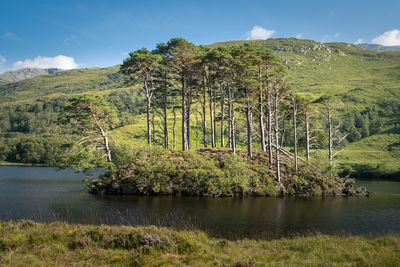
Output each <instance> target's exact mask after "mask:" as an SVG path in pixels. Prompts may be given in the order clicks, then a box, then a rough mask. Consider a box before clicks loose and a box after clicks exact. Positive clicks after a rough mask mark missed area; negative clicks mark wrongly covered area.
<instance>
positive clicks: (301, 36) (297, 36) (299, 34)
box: [295, 32, 304, 39]
mask: <svg viewBox="0 0 400 267" xmlns="http://www.w3.org/2000/svg"><path fill="white" fill-rule="evenodd" d="M303 35H304V34H303V33H302V32H300V33H298V34H296V36H295V37H296V38H297V39H302V38H303Z"/></svg>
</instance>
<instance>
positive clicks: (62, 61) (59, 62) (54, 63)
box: [11, 55, 78, 70]
mask: <svg viewBox="0 0 400 267" xmlns="http://www.w3.org/2000/svg"><path fill="white" fill-rule="evenodd" d="M23 68H42V69H46V68H59V69H64V70H70V69H76V68H78V64H77V63H76V62H75V59H74V58H72V57H67V56H63V55H58V56H56V57H41V56H38V57H35V58H34V59H30V58H28V59H25V60H24V61H17V62H14V63H13V64H12V67H11V69H13V70H18V69H23Z"/></svg>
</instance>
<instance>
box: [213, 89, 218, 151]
mask: <svg viewBox="0 0 400 267" xmlns="http://www.w3.org/2000/svg"><path fill="white" fill-rule="evenodd" d="M216 98H217V96H216V92H215V91H214V94H213V122H214V147H217V121H216V120H215V115H216V112H215V106H216V105H215V101H216Z"/></svg>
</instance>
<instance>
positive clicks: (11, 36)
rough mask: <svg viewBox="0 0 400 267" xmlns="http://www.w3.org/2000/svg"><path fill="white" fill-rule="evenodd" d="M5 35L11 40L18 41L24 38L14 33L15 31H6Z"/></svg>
mask: <svg viewBox="0 0 400 267" xmlns="http://www.w3.org/2000/svg"><path fill="white" fill-rule="evenodd" d="M3 37H4V38H6V39H9V40H17V41H19V40H22V38H21V37H19V36H17V35H16V34H15V33H13V32H5V33H4V34H3Z"/></svg>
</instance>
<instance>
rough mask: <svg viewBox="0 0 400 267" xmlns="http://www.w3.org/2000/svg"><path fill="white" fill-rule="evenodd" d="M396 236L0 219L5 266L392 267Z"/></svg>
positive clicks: (396, 258)
mask: <svg viewBox="0 0 400 267" xmlns="http://www.w3.org/2000/svg"><path fill="white" fill-rule="evenodd" d="M399 248H400V238H399V237H394V236H384V237H379V238H366V237H362V236H329V235H320V234H317V235H313V236H309V237H303V236H298V237H295V238H290V239H287V238H283V239H279V240H272V241H264V240H249V239H243V240H237V241H229V240H225V239H216V238H211V237H209V236H207V235H206V234H205V233H203V232H200V231H196V230H191V231H175V230H170V229H167V228H157V227H154V226H147V227H127V226H91V225H72V224H66V223H58V222H56V223H51V224H38V223H33V222H29V221H21V222H17V223H14V222H3V223H0V265H2V266H71V265H73V266H83V265H84V266H160V265H162V266H183V265H195V266H212V265H218V266H397V265H398V263H399V262H400V253H399Z"/></svg>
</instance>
